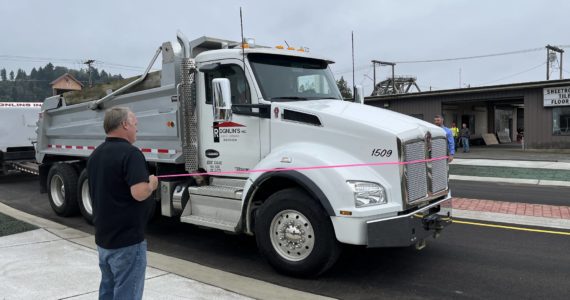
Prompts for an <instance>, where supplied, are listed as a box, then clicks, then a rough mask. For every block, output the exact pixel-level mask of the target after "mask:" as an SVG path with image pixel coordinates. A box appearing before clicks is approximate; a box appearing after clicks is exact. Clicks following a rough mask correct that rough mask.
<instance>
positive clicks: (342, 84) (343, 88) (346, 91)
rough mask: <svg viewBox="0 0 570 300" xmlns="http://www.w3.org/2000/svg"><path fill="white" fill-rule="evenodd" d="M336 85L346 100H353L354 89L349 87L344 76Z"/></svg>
mask: <svg viewBox="0 0 570 300" xmlns="http://www.w3.org/2000/svg"><path fill="white" fill-rule="evenodd" d="M336 85H337V86H338V89H339V90H340V94H341V95H342V97H343V98H344V99H352V89H350V88H349V87H348V82H346V80H344V78H343V77H342V76H341V77H340V79H339V80H337V81H336Z"/></svg>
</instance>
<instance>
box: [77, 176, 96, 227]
mask: <svg viewBox="0 0 570 300" xmlns="http://www.w3.org/2000/svg"><path fill="white" fill-rule="evenodd" d="M77 187H78V188H77V200H78V201H77V202H78V204H79V210H80V211H81V215H83V218H84V219H85V221H87V223H89V224H92V225H93V202H92V201H91V194H90V193H89V179H88V178H87V169H83V171H81V174H80V175H79V180H78V181H77Z"/></svg>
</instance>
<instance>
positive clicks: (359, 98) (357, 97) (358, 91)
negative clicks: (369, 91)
mask: <svg viewBox="0 0 570 300" xmlns="http://www.w3.org/2000/svg"><path fill="white" fill-rule="evenodd" d="M354 103H360V104H364V92H363V91H362V86H361V85H357V86H355V87H354Z"/></svg>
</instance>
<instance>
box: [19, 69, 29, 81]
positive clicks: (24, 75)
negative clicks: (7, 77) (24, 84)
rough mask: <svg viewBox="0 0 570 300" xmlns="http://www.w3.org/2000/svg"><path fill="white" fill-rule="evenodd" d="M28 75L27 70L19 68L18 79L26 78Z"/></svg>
mask: <svg viewBox="0 0 570 300" xmlns="http://www.w3.org/2000/svg"><path fill="white" fill-rule="evenodd" d="M27 77H28V75H27V74H26V71H24V70H22V69H18V72H17V73H16V80H26V79H27Z"/></svg>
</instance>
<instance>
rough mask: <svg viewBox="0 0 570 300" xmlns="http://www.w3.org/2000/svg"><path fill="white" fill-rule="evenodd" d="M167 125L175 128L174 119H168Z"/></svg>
mask: <svg viewBox="0 0 570 300" xmlns="http://www.w3.org/2000/svg"><path fill="white" fill-rule="evenodd" d="M166 127H169V128H174V121H168V122H166Z"/></svg>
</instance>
